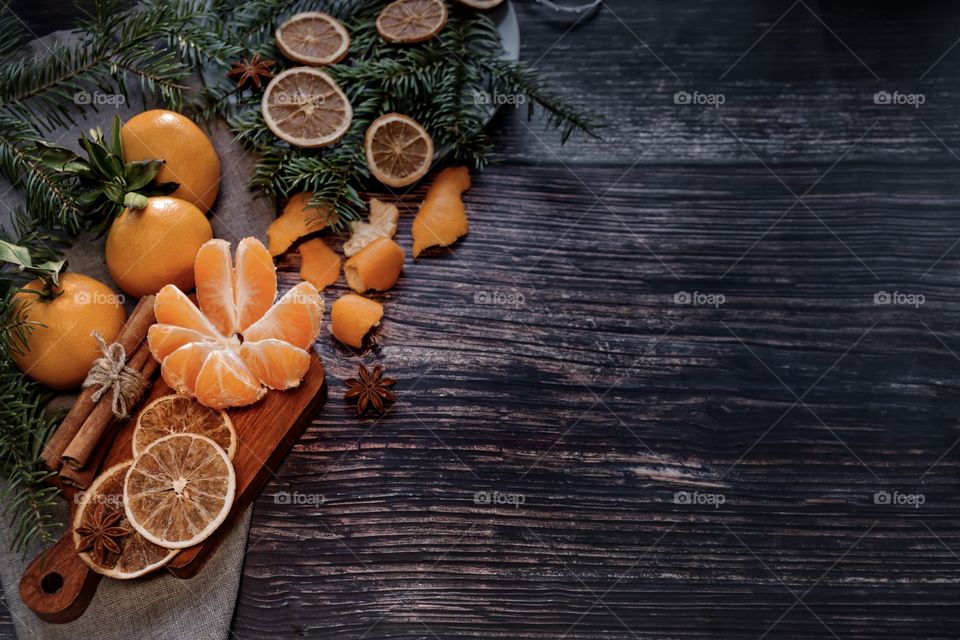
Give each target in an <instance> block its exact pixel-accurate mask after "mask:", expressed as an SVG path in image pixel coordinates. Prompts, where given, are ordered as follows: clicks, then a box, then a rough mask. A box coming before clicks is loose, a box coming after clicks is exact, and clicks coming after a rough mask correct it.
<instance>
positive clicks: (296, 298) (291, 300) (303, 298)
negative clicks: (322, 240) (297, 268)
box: [243, 282, 323, 349]
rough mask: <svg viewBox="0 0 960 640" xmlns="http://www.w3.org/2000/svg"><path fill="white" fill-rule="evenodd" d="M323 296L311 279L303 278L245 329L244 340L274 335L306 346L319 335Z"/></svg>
mask: <svg viewBox="0 0 960 640" xmlns="http://www.w3.org/2000/svg"><path fill="white" fill-rule="evenodd" d="M322 318H323V299H322V298H321V297H320V292H318V291H317V288H316V287H315V286H313V285H312V284H310V283H309V282H301V283H300V284H298V285H297V286H295V287H294V288H293V289H290V291H287V292H286V293H285V294H284V295H283V297H282V298H280V300H278V301H277V303H276V304H275V305H273V306H272V307H271V308H270V310H269V311H267V313H266V314H265V315H264V316H263V317H262V318H260V319H259V320H257V321H256V322H254V323H253V324H252V325H250V327H248V328H247V330H246V331H245V332H244V333H243V338H244V340H245V341H246V340H250V341H253V342H256V341H257V340H269V339H271V338H274V339H277V340H283V341H284V342H289V343H290V344H292V345H293V346H295V347H300V348H301V349H306V348H308V347H309V346H310V345H312V344H313V341H314V340H316V339H317V336H318V335H320V321H321V319H322Z"/></svg>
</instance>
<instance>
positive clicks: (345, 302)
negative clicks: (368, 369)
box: [330, 293, 383, 349]
mask: <svg viewBox="0 0 960 640" xmlns="http://www.w3.org/2000/svg"><path fill="white" fill-rule="evenodd" d="M382 318H383V305H382V304H380V303H379V302H377V301H376V300H371V299H369V298H364V297H363V296H358V295H357V294H355V293H345V294H344V295H342V296H341V297H340V299H339V300H337V301H336V302H334V303H333V305H332V306H331V307H330V332H331V333H332V334H333V337H334V338H336V339H337V340H339V341H340V342H342V343H343V344H345V345H348V346H351V347H354V348H355V349H359V348H360V347H361V346H363V337H364V336H365V335H367V334H368V333H370V330H371V329H372V328H374V327H376V326H378V325H379V324H380V320H381V319H382Z"/></svg>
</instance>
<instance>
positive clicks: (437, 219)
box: [411, 167, 470, 258]
mask: <svg viewBox="0 0 960 640" xmlns="http://www.w3.org/2000/svg"><path fill="white" fill-rule="evenodd" d="M469 188H470V172H469V171H468V170H467V168H466V167H450V168H448V169H444V170H443V171H441V172H440V173H439V174H437V177H436V178H435V179H434V181H433V184H432V185H430V188H429V189H428V190H427V197H426V198H424V200H423V204H421V205H420V211H419V212H417V216H416V217H415V218H414V219H413V228H412V230H411V233H412V235H413V257H414V258H416V257H417V256H419V255H420V254H421V253H422V252H423V250H424V249H427V248H429V247H447V246H450V245H451V244H453V243H454V242H456V241H457V239H459V238H460V237H462V236H464V235H466V234H467V231H468V230H469V224H468V223H467V210H466V208H465V207H464V206H463V198H462V197H461V195H462V194H463V192H464V191H466V190H467V189H469Z"/></svg>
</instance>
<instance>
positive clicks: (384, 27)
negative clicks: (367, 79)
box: [377, 0, 447, 44]
mask: <svg viewBox="0 0 960 640" xmlns="http://www.w3.org/2000/svg"><path fill="white" fill-rule="evenodd" d="M446 24H447V5H446V4H444V2H443V0H396V1H395V2H391V3H390V4H388V5H387V6H386V7H384V8H383V11H381V12H380V15H378V16H377V33H379V34H380V37H381V38H383V39H384V40H386V41H387V42H397V43H402V44H414V43H417V42H424V41H425V40H429V39H430V38H432V37H433V36H435V35H437V34H438V33H440V30H441V29H443V27H444V25H446Z"/></svg>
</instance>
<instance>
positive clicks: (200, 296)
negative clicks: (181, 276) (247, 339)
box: [193, 239, 238, 336]
mask: <svg viewBox="0 0 960 640" xmlns="http://www.w3.org/2000/svg"><path fill="white" fill-rule="evenodd" d="M193 273H194V278H195V279H196V282H197V301H198V302H199V303H200V309H201V310H202V311H203V315H205V316H206V317H207V318H208V319H209V320H210V321H211V322H213V324H215V325H216V327H217V329H219V330H220V332H221V333H223V334H224V335H228V336H230V335H233V334H235V333H236V332H237V331H238V329H237V305H236V302H235V301H234V290H235V289H236V282H235V278H234V272H233V258H232V257H231V256H230V243H229V242H227V241H226V240H217V239H214V240H208V241H207V242H206V244H204V245H203V246H202V247H200V251H199V252H197V259H196V260H195V261H194V264H193Z"/></svg>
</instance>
